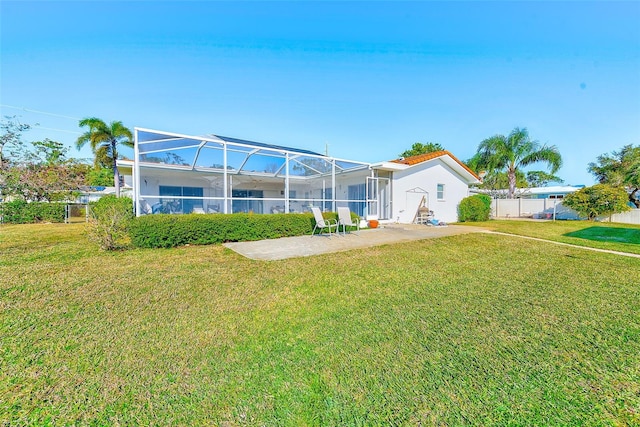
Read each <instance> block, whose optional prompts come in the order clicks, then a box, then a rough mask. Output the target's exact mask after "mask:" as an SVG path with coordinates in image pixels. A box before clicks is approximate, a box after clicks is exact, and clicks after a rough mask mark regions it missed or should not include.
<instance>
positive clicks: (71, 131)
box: [31, 125, 82, 135]
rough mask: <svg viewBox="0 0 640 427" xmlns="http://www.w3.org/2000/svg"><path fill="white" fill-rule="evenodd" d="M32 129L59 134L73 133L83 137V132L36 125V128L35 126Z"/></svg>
mask: <svg viewBox="0 0 640 427" xmlns="http://www.w3.org/2000/svg"><path fill="white" fill-rule="evenodd" d="M31 129H46V130H54V131H57V132H66V133H73V134H76V135H81V134H82V132H78V131H75V130H65V129H56V128H47V127H44V126H40V125H35V126H33V127H32V128H31Z"/></svg>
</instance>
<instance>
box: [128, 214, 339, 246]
mask: <svg viewBox="0 0 640 427" xmlns="http://www.w3.org/2000/svg"><path fill="white" fill-rule="evenodd" d="M334 215H335V214H334ZM314 224H315V221H314V220H313V216H312V215H310V214H269V215H256V214H245V213H237V214H229V215H222V214H206V215H202V214H188V215H164V214H159V215H145V216H141V217H138V218H135V219H134V220H133V221H132V222H131V224H130V227H129V236H130V237H131V243H132V244H133V245H134V246H136V247H140V248H170V247H175V246H182V245H187V244H192V245H208V244H214V243H224V242H240V241H251V240H263V239H276V238H279V237H288V236H301V235H304V234H309V233H311V231H312V230H313V226H314Z"/></svg>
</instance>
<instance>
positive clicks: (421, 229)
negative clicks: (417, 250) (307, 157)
mask: <svg viewBox="0 0 640 427" xmlns="http://www.w3.org/2000/svg"><path fill="white" fill-rule="evenodd" d="M485 231H486V230H485V229H483V228H480V227H469V226H459V225H449V226H446V227H429V226H426V225H414V224H383V225H382V226H381V227H380V228H374V229H365V230H360V232H359V233H358V234H356V233H355V232H353V233H347V235H346V236H343V235H340V236H337V235H333V234H332V235H331V237H329V236H328V235H315V236H309V235H306V236H296V237H283V238H280V239H270V240H259V241H256V242H230V243H225V244H224V246H226V247H227V248H229V249H232V250H233V251H235V252H237V253H239V254H240V255H242V256H245V257H247V258H250V259H255V260H263V261H273V260H281V259H287V258H297V257H305V256H314V255H320V254H326V253H332V252H341V251H348V250H351V249H358V248H366V247H371V246H379V245H387V244H393V243H400V242H407V241H411V240H423V239H434V238H438V237H445V236H453V235H456V234H467V233H478V232H485Z"/></svg>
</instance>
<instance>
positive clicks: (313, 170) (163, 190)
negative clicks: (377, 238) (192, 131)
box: [132, 128, 389, 217]
mask: <svg viewBox="0 0 640 427" xmlns="http://www.w3.org/2000/svg"><path fill="white" fill-rule="evenodd" d="M134 150H135V153H134V161H133V165H132V166H133V170H132V179H133V182H132V185H133V187H134V201H135V206H136V214H137V215H138V216H139V215H146V214H156V213H165V214H180V213H194V212H195V213H236V212H247V213H248V212H253V213H256V214H269V213H287V212H291V213H293V212H308V211H310V208H311V207H314V206H315V207H319V208H320V209H321V210H323V211H335V210H336V208H337V207H339V206H347V207H349V208H350V209H351V210H352V211H353V212H355V213H357V214H358V215H359V216H361V217H365V216H370V215H373V216H378V217H384V216H385V215H384V214H383V213H382V212H380V208H379V206H380V203H379V199H380V197H381V196H382V197H383V198H387V199H388V197H389V194H388V190H389V188H388V187H389V180H388V179H386V178H384V177H379V176H376V175H377V173H376V172H375V171H374V170H373V169H372V168H371V167H370V165H369V164H368V163H363V162H357V161H348V160H342V159H337V158H333V157H329V156H325V155H322V154H319V153H315V152H312V151H308V150H302V149H296V148H289V147H282V146H278V145H271V144H263V143H259V142H253V141H245V140H240V139H236V138H229V137H224V136H218V135H205V136H187V135H180V134H175V133H168V132H162V131H156V130H149V129H140V128H136V129H135V148H134ZM386 205H388V203H386Z"/></svg>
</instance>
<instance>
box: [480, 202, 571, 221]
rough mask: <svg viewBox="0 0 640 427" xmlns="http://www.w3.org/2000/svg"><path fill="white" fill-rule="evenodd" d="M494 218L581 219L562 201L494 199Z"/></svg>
mask: <svg viewBox="0 0 640 427" xmlns="http://www.w3.org/2000/svg"><path fill="white" fill-rule="evenodd" d="M491 214H492V215H493V217H494V218H536V219H554V218H555V219H579V215H578V213H577V212H576V211H574V210H572V209H569V208H567V207H565V206H564V205H563V204H562V200H560V199H493V202H492V204H491Z"/></svg>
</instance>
